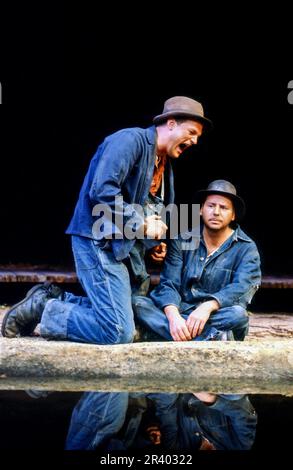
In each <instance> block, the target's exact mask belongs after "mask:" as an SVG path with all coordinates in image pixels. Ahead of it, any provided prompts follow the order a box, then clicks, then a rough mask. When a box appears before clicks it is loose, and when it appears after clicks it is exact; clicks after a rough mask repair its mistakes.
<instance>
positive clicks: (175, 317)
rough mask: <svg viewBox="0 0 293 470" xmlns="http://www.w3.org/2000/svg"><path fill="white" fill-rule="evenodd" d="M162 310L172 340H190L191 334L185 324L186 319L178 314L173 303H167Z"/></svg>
mask: <svg viewBox="0 0 293 470" xmlns="http://www.w3.org/2000/svg"><path fill="white" fill-rule="evenodd" d="M164 312H165V314H166V317H167V318H168V321H169V329H170V334H171V336H172V338H173V340H174V341H190V340H191V335H190V333H189V331H188V328H187V326H186V321H185V320H184V318H183V317H182V316H181V315H180V313H179V310H178V308H177V307H175V305H167V306H166V307H165V308H164Z"/></svg>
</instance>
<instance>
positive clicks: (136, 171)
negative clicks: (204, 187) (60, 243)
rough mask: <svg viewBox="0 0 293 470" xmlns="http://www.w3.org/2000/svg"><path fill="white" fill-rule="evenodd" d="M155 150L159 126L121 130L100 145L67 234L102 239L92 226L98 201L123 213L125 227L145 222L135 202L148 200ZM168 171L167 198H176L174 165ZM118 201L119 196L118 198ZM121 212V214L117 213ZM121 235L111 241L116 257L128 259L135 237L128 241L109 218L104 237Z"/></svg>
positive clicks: (114, 210) (140, 202) (113, 210)
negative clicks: (119, 200)
mask: <svg viewBox="0 0 293 470" xmlns="http://www.w3.org/2000/svg"><path fill="white" fill-rule="evenodd" d="M155 153H156V128H155V126H152V127H149V128H147V129H141V128H129V129H122V130H120V131H118V132H116V133H114V134H112V135H110V136H108V137H107V138H106V139H105V140H104V142H103V143H102V144H101V145H100V146H99V147H98V149H97V151H96V153H95V155H94V156H93V158H92V161H91V163H90V166H89V170H88V172H87V175H86V177H85V179H84V183H83V185H82V188H81V191H80V194H79V199H78V202H77V205H76V208H75V212H74V215H73V218H72V220H71V222H70V224H69V227H68V228H67V231H66V233H67V234H71V235H79V236H82V237H88V238H91V239H101V236H100V237H99V236H98V235H97V234H96V233H95V232H94V231H93V226H94V223H95V222H96V221H97V217H95V216H94V215H93V208H94V206H96V204H107V205H108V206H109V207H110V208H111V211H112V214H114V213H115V214H116V215H119V214H120V215H121V214H123V218H122V222H123V227H125V224H126V223H127V222H129V221H130V220H131V223H132V225H134V224H136V227H139V226H141V225H142V224H143V216H142V215H141V213H140V212H139V211H137V209H136V208H135V206H134V204H139V205H142V206H143V204H144V203H145V201H146V198H147V196H148V193H149V189H150V186H151V182H152V178H153V172H154V162H155ZM165 174H167V177H168V178H169V181H168V182H167V185H166V186H167V188H168V199H169V200H168V201H167V203H168V204H169V203H172V202H173V201H174V189H173V188H174V184H173V172H172V167H171V164H170V162H169V160H168V166H167V168H166V171H165ZM121 196H122V197H123V206H122V205H121V206H118V207H117V204H116V206H115V197H116V198H117V197H120V198H121ZM116 200H117V199H116ZM118 213H119V214H118ZM114 235H115V237H116V238H117V237H119V238H120V239H115V240H114V239H113V240H112V242H111V243H112V249H113V252H114V255H115V258H116V259H117V260H122V259H124V258H126V257H127V256H128V254H129V251H130V250H131V248H132V246H133V245H134V242H135V240H127V239H126V238H124V234H123V233H121V228H120V227H119V226H118V225H117V224H116V225H115V223H114V221H113V220H112V218H109V220H108V219H107V220H106V221H105V223H104V226H103V234H102V238H105V237H108V238H109V237H113V238H114Z"/></svg>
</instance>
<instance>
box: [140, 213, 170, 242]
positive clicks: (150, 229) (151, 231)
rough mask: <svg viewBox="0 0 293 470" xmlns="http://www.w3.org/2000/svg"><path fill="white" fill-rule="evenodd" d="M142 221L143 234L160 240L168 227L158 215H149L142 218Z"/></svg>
mask: <svg viewBox="0 0 293 470" xmlns="http://www.w3.org/2000/svg"><path fill="white" fill-rule="evenodd" d="M144 223H145V226H144V234H145V235H146V237H147V238H152V239H155V240H160V239H161V238H163V237H164V235H165V233H166V231H167V229H168V227H167V225H166V224H164V222H163V221H162V220H161V217H160V216H159V215H149V216H148V217H146V218H145V219H144Z"/></svg>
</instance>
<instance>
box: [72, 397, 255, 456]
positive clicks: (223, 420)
mask: <svg viewBox="0 0 293 470" xmlns="http://www.w3.org/2000/svg"><path fill="white" fill-rule="evenodd" d="M256 422H257V417H256V414H255V411H254V409H253V407H252V405H251V403H250V401H249V399H248V397H247V396H246V395H215V394H212V393H205V392H200V393H197V394H195V395H192V394H182V395H178V394H176V393H150V394H144V393H134V394H127V393H99V392H90V393H85V394H84V395H83V396H82V398H81V399H80V401H79V402H78V404H77V405H76V407H75V409H74V412H73V414H72V419H71V423H70V428H69V432H68V435H67V441H66V449H67V450H94V449H100V450H103V451H107V452H113V451H117V450H127V449H143V448H147V447H150V446H156V449H160V450H167V451H169V450H170V451H171V450H172V451H180V450H182V451H195V450H240V449H242V450H246V449H250V448H251V446H252V444H253V442H254V438H255V429H256Z"/></svg>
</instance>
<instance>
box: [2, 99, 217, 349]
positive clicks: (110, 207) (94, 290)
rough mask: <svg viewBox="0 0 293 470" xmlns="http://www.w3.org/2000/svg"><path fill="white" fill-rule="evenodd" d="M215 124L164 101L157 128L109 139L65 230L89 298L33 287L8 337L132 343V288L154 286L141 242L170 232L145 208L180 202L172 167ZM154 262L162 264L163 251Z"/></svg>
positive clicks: (189, 103)
mask: <svg viewBox="0 0 293 470" xmlns="http://www.w3.org/2000/svg"><path fill="white" fill-rule="evenodd" d="M210 125H211V122H210V121H209V120H208V119H207V118H206V117H205V116H204V112H203V107H202V105H201V104H200V103H199V102H197V101H195V100H193V99H191V98H188V97H185V96H175V97H172V98H170V99H168V100H167V101H166V102H165V105H164V109H163V112H162V114H160V115H158V116H156V117H155V118H154V126H152V127H149V128H147V129H141V128H131V129H123V130H120V131H118V132H116V133H114V134H112V135H110V136H109V137H107V138H106V139H105V140H104V142H103V143H102V144H101V145H100V146H99V147H98V149H97V152H96V154H95V155H94V157H93V159H92V161H91V163H90V166H89V170H88V172H87V175H86V177H85V180H84V183H83V186H82V188H81V191H80V195H79V199H78V202H77V205H76V208H75V212H74V215H73V218H72V220H71V222H70V225H69V227H68V229H67V233H68V234H70V235H71V236H72V249H73V255H74V259H75V266H76V272H77V275H78V278H79V280H80V283H81V285H82V286H83V288H84V291H85V294H86V296H85V297H77V296H75V295H73V294H71V293H67V292H62V291H61V289H59V288H58V287H56V286H52V285H38V286H35V287H33V288H32V289H31V290H30V291H29V292H28V294H27V296H26V298H25V299H23V300H21V301H20V302H19V303H18V304H16V305H14V306H13V307H12V308H11V309H10V310H9V311H8V312H7V314H6V316H5V318H4V320H3V324H2V334H3V336H6V337H9V338H12V337H15V336H24V335H29V334H31V333H32V331H33V330H34V328H35V326H36V325H37V323H39V322H40V323H41V325H40V332H41V335H42V336H43V337H46V338H50V339H60V340H65V339H68V340H71V341H79V342H86V343H97V344H110V343H127V342H131V341H132V340H133V335H134V321H133V310H132V304H131V293H132V290H131V288H132V287H134V286H135V288H138V289H139V288H140V287H141V285H143V284H144V283H146V284H147V281H148V276H147V273H146V270H145V266H144V262H143V256H144V245H143V243H142V242H143V241H144V240H143V239H144V237H148V238H151V239H153V240H152V241H153V244H156V245H158V244H160V240H161V239H162V238H163V236H164V234H165V231H166V229H167V226H166V224H165V223H163V221H162V220H161V217H160V216H159V215H156V214H155V213H154V214H150V213H148V212H147V211H146V212H144V209H145V207H146V204H147V202H148V201H149V199H151V202H153V200H154V201H155V203H158V202H159V201H160V202H161V203H162V202H164V203H165V204H169V203H172V202H173V201H174V190H173V173H172V167H171V162H170V161H171V159H175V158H178V157H179V156H180V155H181V154H182V153H183V152H184V151H185V150H186V149H187V148H189V147H191V146H192V145H195V144H197V141H198V138H199V137H200V135H201V134H202V132H203V130H206V128H208V127H210ZM138 206H139V207H140V208H143V210H142V211H139V210H138ZM126 228H127V229H128V231H127V234H126ZM129 234H130V235H131V236H130V235H129ZM133 234H134V236H133ZM141 239H142V240H141ZM155 256H156V258H157V259H161V258H163V256H164V254H163V253H161V252H160V248H159V251H158V252H157V253H156V255H155ZM145 290H146V288H145Z"/></svg>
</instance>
